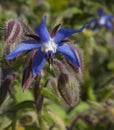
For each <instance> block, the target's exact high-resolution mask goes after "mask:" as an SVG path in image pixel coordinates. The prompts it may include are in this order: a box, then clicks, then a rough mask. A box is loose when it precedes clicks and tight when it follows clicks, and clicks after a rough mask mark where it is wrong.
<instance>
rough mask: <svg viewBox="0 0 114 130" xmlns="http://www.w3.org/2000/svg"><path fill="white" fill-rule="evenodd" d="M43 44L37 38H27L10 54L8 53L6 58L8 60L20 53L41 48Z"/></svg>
mask: <svg viewBox="0 0 114 130" xmlns="http://www.w3.org/2000/svg"><path fill="white" fill-rule="evenodd" d="M40 46H41V45H40V44H39V43H38V42H37V41H36V40H27V41H24V42H22V43H21V44H19V45H18V46H17V47H16V48H15V49H14V50H13V51H12V52H11V53H10V54H9V55H7V56H6V57H5V58H6V59H7V60H11V59H13V58H15V57H16V56H17V55H18V54H20V53H22V52H25V51H28V50H33V49H37V48H39V47H40Z"/></svg>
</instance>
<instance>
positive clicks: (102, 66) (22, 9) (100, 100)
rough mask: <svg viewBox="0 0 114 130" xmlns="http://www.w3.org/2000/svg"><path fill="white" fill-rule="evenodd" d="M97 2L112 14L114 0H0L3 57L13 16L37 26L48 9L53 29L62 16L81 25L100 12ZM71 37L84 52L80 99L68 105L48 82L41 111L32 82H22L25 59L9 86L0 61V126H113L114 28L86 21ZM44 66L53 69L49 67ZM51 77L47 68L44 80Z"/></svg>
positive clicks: (91, 129)
mask: <svg viewBox="0 0 114 130" xmlns="http://www.w3.org/2000/svg"><path fill="white" fill-rule="evenodd" d="M98 8H102V9H103V10H104V11H105V12H107V13H108V14H112V15H113V14H114V1H113V0H0V62H1V61H2V59H3V53H4V47H5V41H4V27H5V23H6V22H7V21H8V20H9V19H13V18H14V19H15V18H18V17H19V18H21V19H22V20H23V21H24V22H25V23H27V24H29V26H30V27H31V28H32V29H34V28H35V27H36V26H37V25H38V24H39V23H40V22H41V20H42V18H43V16H45V15H46V16H47V23H46V24H47V27H48V29H49V30H51V29H52V28H53V27H54V26H55V25H56V24H57V23H59V22H63V26H64V27H68V28H74V29H79V28H80V27H81V26H82V25H83V24H85V23H86V22H87V21H89V20H91V19H93V18H97V17H98V14H97V11H96V10H97V9H98ZM72 39H73V40H74V43H73V44H76V45H77V46H78V47H80V49H81V50H82V52H83V56H84V81H83V83H81V84H80V86H79V89H80V99H79V102H78V103H77V105H76V106H74V107H70V106H68V105H67V104H66V103H65V102H64V100H63V99H62V98H61V97H60V96H57V94H55V93H53V91H52V89H50V88H51V87H50V84H49V85H48V87H46V88H45V87H44V88H43V89H42V92H41V93H40V95H41V96H43V98H44V102H43V105H42V108H41V110H40V112H38V111H37V109H40V107H39V106H37V107H38V108H36V106H35V105H34V103H33V102H34V93H33V86H32V85H31V87H30V88H29V89H28V90H26V91H25V92H23V90H22V87H21V80H22V70H23V64H21V65H20V67H19V66H17V68H16V71H18V73H19V75H18V76H17V77H16V78H15V80H13V82H12V83H11V84H10V86H9V85H8V84H5V83H6V82H7V80H6V81H5V78H4V79H3V78H2V77H3V76H2V73H3V68H4V67H3V65H2V64H3V63H2V62H1V63H0V66H1V68H0V73H1V74H0V77H1V81H0V84H1V87H0V130H114V30H113V29H112V30H107V29H106V28H104V27H101V28H97V29H96V31H92V30H91V28H90V27H88V28H87V29H85V30H84V31H83V32H81V33H78V34H75V35H73V36H72ZM7 69H8V68H7ZM46 69H47V70H48V71H49V67H47V68H46ZM48 77H49V74H48V75H46V76H44V77H43V78H42V80H41V84H44V82H45V81H46V79H47V78H48ZM10 78H14V77H10ZM3 81H5V83H4V84H3ZM74 84H75V82H74Z"/></svg>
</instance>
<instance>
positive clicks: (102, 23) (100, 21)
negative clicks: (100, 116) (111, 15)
mask: <svg viewBox="0 0 114 130" xmlns="http://www.w3.org/2000/svg"><path fill="white" fill-rule="evenodd" d="M105 22H106V17H105V16H102V17H101V18H100V19H99V24H100V25H104V24H105Z"/></svg>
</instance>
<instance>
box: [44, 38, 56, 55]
mask: <svg viewBox="0 0 114 130" xmlns="http://www.w3.org/2000/svg"><path fill="white" fill-rule="evenodd" d="M56 49H57V46H56V44H55V43H54V42H53V39H50V40H49V42H48V43H42V46H41V50H42V51H43V52H45V53H46V52H48V51H52V52H53V53H55V52H56Z"/></svg>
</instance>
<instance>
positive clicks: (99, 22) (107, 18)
mask: <svg viewBox="0 0 114 130" xmlns="http://www.w3.org/2000/svg"><path fill="white" fill-rule="evenodd" d="M97 12H98V16H99V18H98V19H92V20H90V21H89V23H94V26H93V28H92V30H96V28H97V27H98V26H104V27H106V28H107V29H112V28H113V24H112V21H111V20H112V18H114V16H113V15H110V14H106V13H105V12H104V11H103V10H102V9H101V8H99V9H98V10H97Z"/></svg>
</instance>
